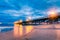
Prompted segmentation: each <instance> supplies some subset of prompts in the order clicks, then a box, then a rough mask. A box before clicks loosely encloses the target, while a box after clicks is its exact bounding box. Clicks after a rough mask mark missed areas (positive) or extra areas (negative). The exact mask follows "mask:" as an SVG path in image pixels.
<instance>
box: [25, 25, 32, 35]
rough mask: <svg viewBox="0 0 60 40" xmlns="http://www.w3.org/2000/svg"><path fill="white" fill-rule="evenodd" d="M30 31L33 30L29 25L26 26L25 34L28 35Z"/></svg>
mask: <svg viewBox="0 0 60 40" xmlns="http://www.w3.org/2000/svg"><path fill="white" fill-rule="evenodd" d="M32 29H33V27H32V26H31V25H29V26H26V34H27V33H29V32H31V31H32Z"/></svg>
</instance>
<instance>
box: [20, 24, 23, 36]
mask: <svg viewBox="0 0 60 40" xmlns="http://www.w3.org/2000/svg"><path fill="white" fill-rule="evenodd" d="M19 34H20V36H22V35H23V26H22V24H20V26H19Z"/></svg>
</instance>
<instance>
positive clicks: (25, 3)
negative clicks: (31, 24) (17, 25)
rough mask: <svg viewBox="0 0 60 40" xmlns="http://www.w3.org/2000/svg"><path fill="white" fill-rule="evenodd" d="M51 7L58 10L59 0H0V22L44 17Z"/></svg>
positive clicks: (59, 6) (59, 9)
mask: <svg viewBox="0 0 60 40" xmlns="http://www.w3.org/2000/svg"><path fill="white" fill-rule="evenodd" d="M52 8H56V10H57V11H58V12H59V11H60V0H0V23H13V22H15V21H17V20H26V19H27V18H28V17H31V19H37V18H42V17H43V18H44V17H47V16H48V10H49V9H52Z"/></svg>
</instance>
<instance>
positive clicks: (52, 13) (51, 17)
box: [49, 10, 57, 22]
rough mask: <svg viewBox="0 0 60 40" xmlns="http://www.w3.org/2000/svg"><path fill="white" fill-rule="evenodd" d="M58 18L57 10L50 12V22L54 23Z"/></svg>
mask: <svg viewBox="0 0 60 40" xmlns="http://www.w3.org/2000/svg"><path fill="white" fill-rule="evenodd" d="M56 18H57V13H56V10H51V11H50V12H49V20H50V21H51V22H54V20H56Z"/></svg>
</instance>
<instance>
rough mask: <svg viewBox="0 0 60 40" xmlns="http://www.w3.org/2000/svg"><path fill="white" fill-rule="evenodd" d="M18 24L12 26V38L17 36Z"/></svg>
mask: <svg viewBox="0 0 60 40" xmlns="http://www.w3.org/2000/svg"><path fill="white" fill-rule="evenodd" d="M18 28H19V24H14V37H18V34H19V32H18V31H19V30H18Z"/></svg>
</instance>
